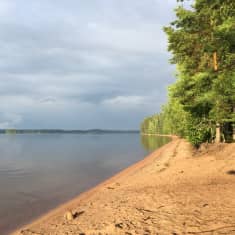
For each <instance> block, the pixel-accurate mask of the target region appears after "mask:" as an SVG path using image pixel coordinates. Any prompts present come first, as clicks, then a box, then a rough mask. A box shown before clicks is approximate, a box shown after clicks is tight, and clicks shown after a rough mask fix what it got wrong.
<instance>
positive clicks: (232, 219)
mask: <svg viewBox="0 0 235 235" xmlns="http://www.w3.org/2000/svg"><path fill="white" fill-rule="evenodd" d="M67 210H72V212H73V214H74V215H75V218H74V219H73V220H71V221H67V220H66V219H65V218H64V214H65V213H66V211H67ZM15 234H22V235H29V234H30V235H31V234H34V235H35V234H38V235H39V234H40V235H42V234H43V235H49V234H50V235H54V234H56V235H60V234H61V235H62V234H63V235H65V234H80V235H84V234H86V235H92V234H94V235H96V234H97V235H98V234H102V235H103V234H108V235H112V234H120V235H121V234H125V235H128V234H129V235H130V234H132V235H135V234H140V235H144V234H160V235H161V234H164V235H165V234H166V235H169V234H172V235H173V234H175V235H176V234H206V235H208V234H213V235H214V234H229V235H232V234H235V144H229V145H228V144H221V145H209V146H207V147H205V146H204V148H203V150H200V151H195V150H193V149H192V147H191V146H190V144H188V143H187V142H186V141H184V140H182V139H177V138H174V139H173V141H172V142H171V143H169V144H167V145H165V146H163V147H162V148H161V149H159V150H157V151H156V152H154V153H153V154H151V155H150V156H148V157H147V158H146V159H144V160H143V161H141V162H139V163H137V164H135V165H133V166H131V167H130V168H128V169H126V170H124V171H123V172H121V173H120V174H118V175H116V176H114V177H113V178H111V179H109V180H107V181H106V182H104V183H102V184H101V185H98V186H97V187H96V188H94V189H92V190H90V191H89V192H86V193H84V194H82V195H80V196H79V197H78V198H76V199H74V200H73V201H71V202H69V203H67V204H66V205H63V206H61V207H60V208H58V209H56V210H54V211H52V212H51V213H49V214H47V215H46V216H44V217H42V218H41V219H39V220H37V221H35V222H34V223H32V224H30V225H28V226H26V227H25V228H22V229H21V230H19V231H17V232H16V233H15Z"/></svg>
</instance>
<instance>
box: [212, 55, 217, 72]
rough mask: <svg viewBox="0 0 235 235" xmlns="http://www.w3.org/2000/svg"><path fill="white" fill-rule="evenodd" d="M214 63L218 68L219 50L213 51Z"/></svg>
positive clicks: (215, 67) (215, 68)
mask: <svg viewBox="0 0 235 235" xmlns="http://www.w3.org/2000/svg"><path fill="white" fill-rule="evenodd" d="M213 64H214V70H215V71H217V70H218V59H217V52H214V53H213Z"/></svg>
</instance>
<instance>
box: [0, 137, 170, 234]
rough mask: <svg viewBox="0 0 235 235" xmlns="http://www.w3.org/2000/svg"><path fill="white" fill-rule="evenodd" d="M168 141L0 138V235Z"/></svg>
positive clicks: (142, 139)
mask: <svg viewBox="0 0 235 235" xmlns="http://www.w3.org/2000/svg"><path fill="white" fill-rule="evenodd" d="M168 141H169V140H168V138H160V137H140V136H139V134H133V133H132V134H103V135H91V134H87V135H82V134H81V135H79V134H76V135H75V134H58V135H57V134H44V135H40V134H32V135H31V134H25V135H0V150H1V155H0V234H1V235H3V234H7V232H9V231H10V230H12V229H15V228H17V227H18V226H20V225H22V224H24V223H28V222H29V221H30V220H32V219H35V218H36V217H37V216H39V215H41V214H43V213H45V212H47V211H48V210H50V209H52V208H54V207H56V206H57V205H58V204H60V203H62V202H65V201H67V200H69V199H71V198H73V197H75V196H76V195H78V194H79V193H81V192H83V191H85V190H87V189H89V188H91V187H92V186H94V185H96V184H97V183H99V182H101V181H103V180H104V179H106V178H108V177H110V176H112V175H113V174H115V173H117V172H118V171H120V170H121V169H124V168H125V167H127V166H129V165H131V164H133V163H135V162H137V161H139V160H140V159H142V158H143V157H144V156H146V155H147V153H149V152H150V151H152V150H154V149H156V148H157V147H159V146H161V145H163V144H164V143H166V142H168Z"/></svg>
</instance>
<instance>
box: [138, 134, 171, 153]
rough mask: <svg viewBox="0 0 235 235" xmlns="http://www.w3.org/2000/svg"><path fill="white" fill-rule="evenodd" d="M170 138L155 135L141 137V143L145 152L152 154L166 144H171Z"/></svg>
mask: <svg viewBox="0 0 235 235" xmlns="http://www.w3.org/2000/svg"><path fill="white" fill-rule="evenodd" d="M170 140H171V139H170V138H169V137H159V136H153V135H141V143H142V146H143V147H144V149H145V150H147V151H148V152H151V151H153V150H155V149H158V148H159V147H161V146H162V145H164V144H167V143H168V142H170Z"/></svg>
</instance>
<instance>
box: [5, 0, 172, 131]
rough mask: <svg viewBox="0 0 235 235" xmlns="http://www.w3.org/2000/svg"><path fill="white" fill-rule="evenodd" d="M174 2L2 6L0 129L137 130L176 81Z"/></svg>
mask: <svg viewBox="0 0 235 235" xmlns="http://www.w3.org/2000/svg"><path fill="white" fill-rule="evenodd" d="M175 5H176V3H175V1H174V0H167V1H164V3H163V2H162V1H158V0H147V1H140V0H137V1H136V0H135V1H134V0H130V1H126V0H120V1H113V0H111V1H106V0H95V1H75V0H72V1H69V2H68V1H64V0H58V1H54V0H39V1H25V2H24V3H23V2H22V1H20V0H11V1H9V0H1V3H0V47H1V53H0V105H1V110H2V113H0V127H1V126H2V127H6V126H8V127H10V126H11V127H19V128H58V127H61V128H91V127H94V128H138V126H139V122H140V121H141V119H142V118H143V117H144V116H146V115H149V114H151V113H154V112H157V111H159V109H160V107H161V105H162V104H163V103H164V102H165V100H166V87H167V86H168V85H169V84H170V83H171V82H172V81H173V80H174V78H173V71H174V68H173V67H172V66H171V65H169V63H168V60H169V57H170V56H169V54H168V53H167V50H166V48H167V40H166V36H165V34H164V33H163V31H162V27H163V26H164V25H166V24H168V22H170V21H171V20H172V19H173V8H174V7H175Z"/></svg>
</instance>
